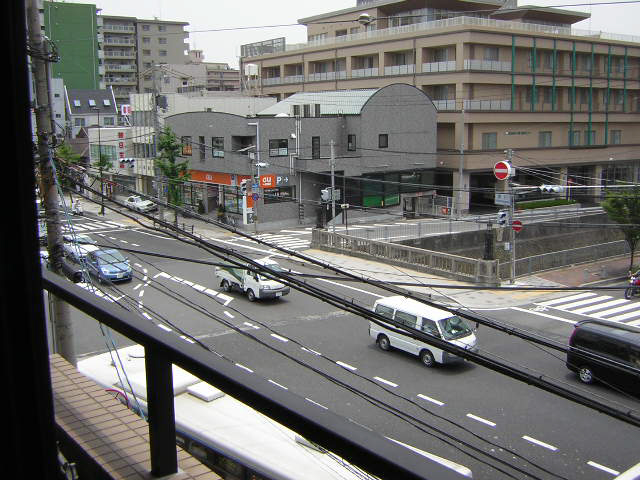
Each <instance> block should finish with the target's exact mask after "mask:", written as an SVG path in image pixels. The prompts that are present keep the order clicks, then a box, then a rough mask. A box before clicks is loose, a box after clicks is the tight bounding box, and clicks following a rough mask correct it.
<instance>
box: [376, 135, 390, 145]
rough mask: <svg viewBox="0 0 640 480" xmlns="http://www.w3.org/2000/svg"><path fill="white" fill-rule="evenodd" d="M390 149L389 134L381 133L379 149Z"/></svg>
mask: <svg viewBox="0 0 640 480" xmlns="http://www.w3.org/2000/svg"><path fill="white" fill-rule="evenodd" d="M388 147H389V134H388V133H381V134H380V135H378V148H388Z"/></svg>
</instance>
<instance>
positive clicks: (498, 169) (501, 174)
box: [493, 161, 511, 180]
mask: <svg viewBox="0 0 640 480" xmlns="http://www.w3.org/2000/svg"><path fill="white" fill-rule="evenodd" d="M493 174H494V175H495V176H496V178H497V179H498V180H506V179H507V178H509V177H510V176H511V164H510V163H509V162H504V161H501V162H498V163H496V164H495V165H494V166H493Z"/></svg>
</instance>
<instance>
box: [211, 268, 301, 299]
mask: <svg viewBox="0 0 640 480" xmlns="http://www.w3.org/2000/svg"><path fill="white" fill-rule="evenodd" d="M256 262H257V263H259V264H260V265H264V266H265V267H268V268H269V269H271V270H273V271H274V272H285V271H286V270H284V269H283V268H282V267H281V266H280V265H279V264H278V262H276V261H275V260H271V259H270V258H263V259H261V260H256ZM215 274H216V275H217V276H218V278H219V279H220V286H221V287H222V288H223V290H224V291H225V292H230V291H231V290H234V289H236V290H239V291H241V292H243V293H245V294H246V295H247V298H248V299H249V301H251V302H253V301H255V300H256V299H260V300H262V299H267V298H280V297H282V296H283V295H287V294H288V293H289V291H290V288H289V287H287V286H286V285H284V284H283V283H280V282H276V281H275V280H271V279H270V278H267V277H265V276H263V275H260V274H259V273H254V272H252V271H250V270H247V269H246V268H240V267H238V268H235V267H216V269H215Z"/></svg>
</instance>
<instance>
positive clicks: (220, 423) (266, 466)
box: [78, 345, 374, 480]
mask: <svg viewBox="0 0 640 480" xmlns="http://www.w3.org/2000/svg"><path fill="white" fill-rule="evenodd" d="M118 357H119V358H120V359H121V361H122V363H123V364H124V368H125V370H126V378H128V381H129V383H130V384H131V386H132V387H133V390H134V391H135V392H136V396H137V398H138V400H139V401H140V404H141V405H142V406H143V409H146V402H145V399H146V376H145V369H144V349H143V347H141V346H140V345H134V346H131V347H126V348H122V349H119V350H118ZM111 358H112V357H111V355H110V354H109V352H107V353H104V354H100V355H96V356H94V357H90V358H88V359H86V360H82V361H80V362H78V370H79V371H80V372H82V373H83V374H84V375H86V376H88V377H90V378H92V379H93V380H94V381H95V382H97V383H99V384H101V385H102V386H104V387H105V388H114V387H115V388H118V389H122V390H125V391H127V392H128V394H129V397H131V395H130V393H129V392H130V388H129V387H128V386H127V387H126V388H124V389H123V388H122V386H121V384H120V381H119V379H118V374H117V372H116V369H115V367H114V366H113V365H112V361H111ZM114 358H117V357H116V356H115V354H114ZM121 375H122V372H121ZM123 380H124V377H123ZM124 382H125V384H126V383H127V381H126V380H124ZM173 391H174V401H175V418H176V430H177V431H178V433H179V434H180V433H182V434H187V435H189V436H190V437H192V438H195V439H196V440H198V441H199V442H202V443H208V444H210V445H212V446H213V448H214V449H215V450H218V451H219V452H221V453H223V454H224V455H226V456H228V457H230V458H234V459H237V460H238V461H240V462H241V463H243V464H244V465H247V466H249V467H250V468H253V469H255V470H257V471H260V472H264V474H265V475H266V476H268V477H269V478H274V479H283V480H285V479H286V480H363V479H371V480H373V479H374V477H371V476H369V475H367V474H365V473H364V472H362V471H361V470H359V469H358V468H357V467H355V466H354V465H349V464H347V466H344V465H343V464H342V463H340V461H338V460H336V459H335V458H336V457H335V455H333V458H332V456H329V455H327V454H325V453H322V452H320V451H318V450H316V449H314V448H310V447H308V446H303V445H302V444H301V443H299V442H298V441H296V437H297V436H298V435H297V434H296V433H295V432H293V431H292V430H289V429H288V428H286V427H285V426H283V425H281V424H279V423H277V422H275V421H273V420H271V419H269V418H268V417H266V416H264V415H262V414H261V413H259V412H257V411H256V410H254V409H253V408H251V407H249V406H247V405H245V404H243V403H241V402H239V401H238V400H236V399H234V398H233V397H230V396H228V395H225V394H224V393H223V392H221V391H220V390H218V389H216V388H215V387H213V386H211V385H209V384H207V383H205V382H202V381H200V380H199V379H198V378H197V377H195V376H193V375H191V374H190V373H188V372H186V371H185V370H183V369H181V368H179V367H176V366H175V365H174V366H173ZM129 401H130V403H131V404H132V405H133V406H135V405H136V404H135V402H134V401H133V399H132V398H130V399H129ZM345 463H346V462H345ZM354 470H355V471H354Z"/></svg>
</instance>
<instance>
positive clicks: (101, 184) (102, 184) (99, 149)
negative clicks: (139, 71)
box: [91, 107, 104, 216]
mask: <svg viewBox="0 0 640 480" xmlns="http://www.w3.org/2000/svg"><path fill="white" fill-rule="evenodd" d="M91 110H94V111H95V112H96V113H97V114H98V171H99V172H100V215H102V216H104V177H103V176H102V166H103V165H102V141H101V139H100V109H99V108H98V107H92V108H91Z"/></svg>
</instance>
